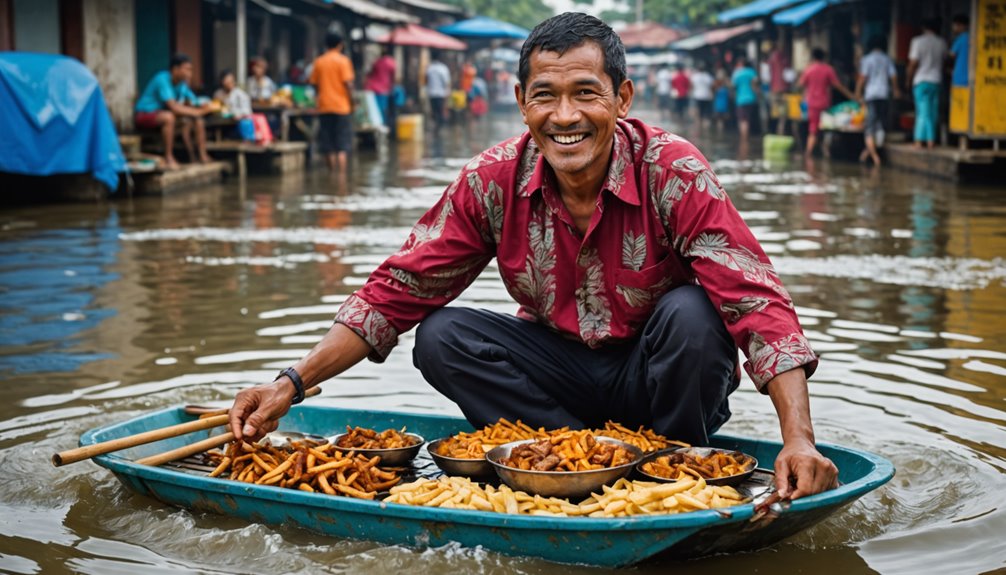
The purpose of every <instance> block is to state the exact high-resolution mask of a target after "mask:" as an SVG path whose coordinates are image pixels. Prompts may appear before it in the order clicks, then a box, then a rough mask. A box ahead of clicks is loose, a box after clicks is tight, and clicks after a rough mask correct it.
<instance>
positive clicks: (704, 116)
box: [692, 60, 715, 128]
mask: <svg viewBox="0 0 1006 575" xmlns="http://www.w3.org/2000/svg"><path fill="white" fill-rule="evenodd" d="M706 68H707V66H706V63H705V62H703V61H702V60H699V61H698V62H697V63H696V65H695V71H694V72H692V99H693V100H695V116H696V118H698V123H699V128H702V127H703V125H704V124H705V123H706V121H707V120H708V119H709V118H711V117H712V114H713V83H714V82H715V80H713V76H712V74H710V73H709V71H708V70H706Z"/></svg>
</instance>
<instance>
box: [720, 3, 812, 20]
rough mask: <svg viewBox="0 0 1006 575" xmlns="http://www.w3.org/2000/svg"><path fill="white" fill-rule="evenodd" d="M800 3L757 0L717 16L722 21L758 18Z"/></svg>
mask: <svg viewBox="0 0 1006 575" xmlns="http://www.w3.org/2000/svg"><path fill="white" fill-rule="evenodd" d="M799 3H800V0H755V1H754V2H751V3H749V4H745V5H743V6H738V7H737V8H733V9H731V10H725V11H723V12H720V13H719V14H717V16H716V18H717V19H718V20H719V21H720V22H731V21H733V20H745V19H747V18H757V17H759V16H767V15H769V14H771V13H772V12H775V11H776V10H781V9H783V8H786V7H787V6H792V5H793V4H799Z"/></svg>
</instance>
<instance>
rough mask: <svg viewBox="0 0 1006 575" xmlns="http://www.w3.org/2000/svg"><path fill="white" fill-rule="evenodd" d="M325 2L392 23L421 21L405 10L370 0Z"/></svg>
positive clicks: (327, 0) (330, 0)
mask: <svg viewBox="0 0 1006 575" xmlns="http://www.w3.org/2000/svg"><path fill="white" fill-rule="evenodd" d="M324 1H325V3H327V4H331V5H333V6H338V7H340V8H344V9H346V10H349V11H350V12H352V13H354V14H357V15H359V16H363V17H364V18H369V19H371V20H376V21H378V22H388V23H391V24H408V23H415V22H419V18H417V17H416V16H413V15H411V14H406V13H405V12H400V11H398V10H392V9H391V8H385V7H384V6H381V5H380V4H375V3H374V2H371V1H370V0H324Z"/></svg>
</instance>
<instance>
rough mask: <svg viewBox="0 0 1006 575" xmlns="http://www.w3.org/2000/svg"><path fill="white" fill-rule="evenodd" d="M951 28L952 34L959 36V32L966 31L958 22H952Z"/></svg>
mask: <svg viewBox="0 0 1006 575" xmlns="http://www.w3.org/2000/svg"><path fill="white" fill-rule="evenodd" d="M951 28H953V32H954V34H960V33H961V32H966V31H967V30H966V29H965V27H964V24H961V23H960V22H954V23H953V25H952V26H951Z"/></svg>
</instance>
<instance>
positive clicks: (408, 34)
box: [376, 24, 468, 50]
mask: <svg viewBox="0 0 1006 575" xmlns="http://www.w3.org/2000/svg"><path fill="white" fill-rule="evenodd" d="M376 41H377V42H380V43H381V44H395V45H398V46H425V47H427V48H436V49H439V50H464V49H466V48H468V45H467V44H465V43H464V42H462V41H461V40H458V39H457V38H452V37H450V36H448V35H447V34H441V33H440V32H437V31H436V30H430V29H429V28H424V27H422V26H420V25H419V24H406V25H405V26H402V27H401V28H395V29H394V30H392V31H391V33H390V34H387V35H385V36H382V37H380V38H378V39H377V40H376Z"/></svg>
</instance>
